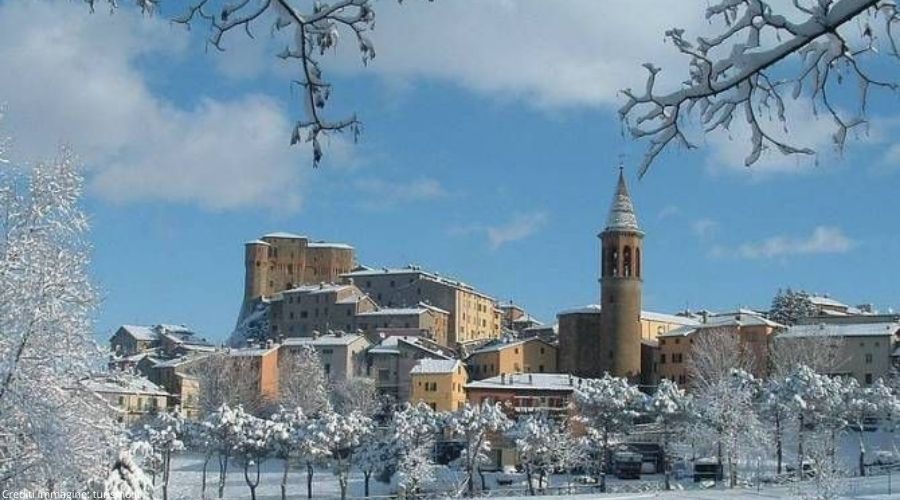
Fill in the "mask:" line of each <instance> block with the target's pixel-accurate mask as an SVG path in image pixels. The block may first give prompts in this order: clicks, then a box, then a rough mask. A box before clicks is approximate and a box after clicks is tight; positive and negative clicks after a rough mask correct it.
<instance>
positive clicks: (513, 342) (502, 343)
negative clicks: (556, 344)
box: [470, 337, 553, 356]
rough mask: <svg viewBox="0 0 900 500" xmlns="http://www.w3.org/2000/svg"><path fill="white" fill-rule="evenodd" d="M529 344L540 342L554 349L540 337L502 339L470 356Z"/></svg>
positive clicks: (484, 346)
mask: <svg viewBox="0 0 900 500" xmlns="http://www.w3.org/2000/svg"><path fill="white" fill-rule="evenodd" d="M528 342H540V343H542V344H547V345H548V346H551V347H553V346H552V345H551V344H549V343H547V342H546V341H544V340H543V339H541V338H539V337H531V338H528V339H510V340H506V339H500V340H495V341H493V342H488V343H487V344H485V345H483V346H481V347H479V348H478V349H475V350H474V351H472V354H470V356H472V355H475V354H484V353H487V352H498V351H502V350H503V349H509V348H510V347H517V346H520V345H523V344H525V343H528Z"/></svg>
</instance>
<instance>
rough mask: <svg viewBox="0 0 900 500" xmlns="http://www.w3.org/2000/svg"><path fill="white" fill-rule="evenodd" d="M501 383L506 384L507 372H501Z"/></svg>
mask: <svg viewBox="0 0 900 500" xmlns="http://www.w3.org/2000/svg"><path fill="white" fill-rule="evenodd" d="M500 384H501V385H506V374H505V373H501V374H500Z"/></svg>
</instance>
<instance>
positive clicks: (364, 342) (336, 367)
mask: <svg viewBox="0 0 900 500" xmlns="http://www.w3.org/2000/svg"><path fill="white" fill-rule="evenodd" d="M371 345H372V344H371V342H369V339H367V338H366V336H365V335H359V334H355V333H346V332H342V331H337V332H334V333H332V334H327V335H315V336H312V337H292V338H286V339H284V341H283V343H282V344H281V347H280V352H279V358H280V361H279V362H280V363H282V365H283V366H284V364H285V363H287V362H289V359H290V356H292V355H295V354H296V353H297V352H298V351H299V350H300V349H303V348H306V347H311V348H313V349H315V350H316V352H317V353H318V355H319V359H320V360H321V362H322V369H323V370H325V375H327V376H328V378H329V380H331V381H332V382H337V381H347V380H350V379H352V378H354V377H361V376H363V375H365V374H366V350H367V349H368V348H369V347H370V346H371Z"/></svg>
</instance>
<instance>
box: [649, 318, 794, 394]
mask: <svg viewBox="0 0 900 500" xmlns="http://www.w3.org/2000/svg"><path fill="white" fill-rule="evenodd" d="M783 329H784V325H781V324H779V323H776V322H774V321H771V320H769V319H767V318H765V317H763V316H762V315H761V314H759V313H757V312H755V311H750V310H738V311H735V312H726V313H719V314H707V315H704V317H703V319H701V321H700V322H699V323H698V324H696V325H687V326H683V327H681V328H675V329H672V330H670V331H668V332H666V333H664V334H661V335H660V336H659V338H658V343H659V348H658V351H657V354H656V356H657V357H656V361H657V364H656V367H657V371H658V375H659V378H661V379H663V378H664V379H668V380H671V381H673V382H675V383H677V384H678V385H680V386H682V387H690V386H691V376H690V369H689V368H690V358H691V352H692V350H693V346H694V341H695V340H696V339H697V338H700V337H702V336H705V335H727V336H732V337H736V338H737V339H738V341H739V342H740V344H739V345H740V346H741V349H742V351H743V352H744V353H745V354H746V356H748V358H749V359H748V364H749V365H750V366H751V370H750V371H751V372H752V373H753V375H754V376H756V377H764V376H766V374H767V372H768V368H769V353H770V349H771V346H772V337H773V336H774V335H775V334H777V333H779V332H781V331H782V330H783Z"/></svg>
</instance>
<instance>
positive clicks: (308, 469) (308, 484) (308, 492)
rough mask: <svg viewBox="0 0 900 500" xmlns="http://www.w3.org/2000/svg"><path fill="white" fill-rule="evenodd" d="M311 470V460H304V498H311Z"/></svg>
mask: <svg viewBox="0 0 900 500" xmlns="http://www.w3.org/2000/svg"><path fill="white" fill-rule="evenodd" d="M313 472H315V470H314V469H313V465H312V462H306V498H312V485H313V481H312V480H313Z"/></svg>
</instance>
